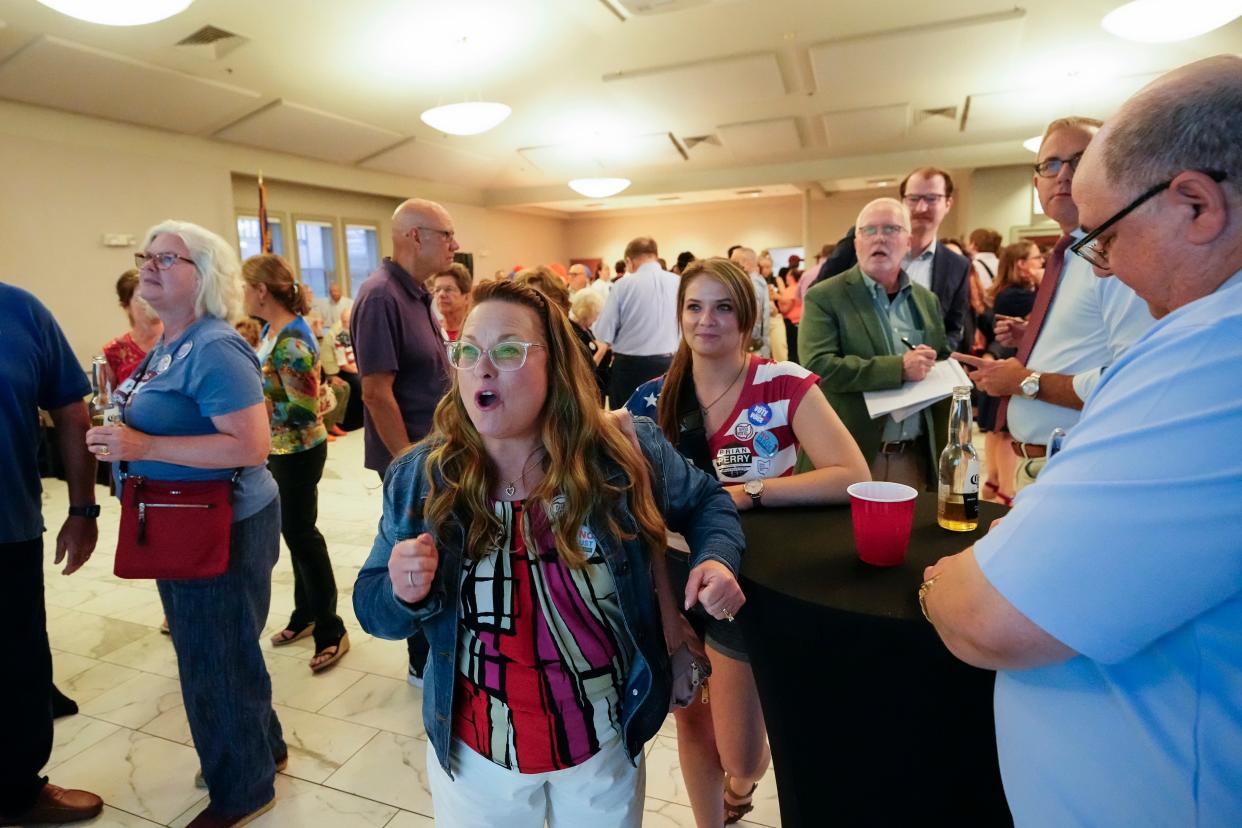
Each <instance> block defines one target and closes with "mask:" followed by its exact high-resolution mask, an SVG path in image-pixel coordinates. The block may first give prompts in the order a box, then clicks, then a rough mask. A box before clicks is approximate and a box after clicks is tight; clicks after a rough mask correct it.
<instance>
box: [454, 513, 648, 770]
mask: <svg viewBox="0 0 1242 828" xmlns="http://www.w3.org/2000/svg"><path fill="white" fill-rule="evenodd" d="M496 514H497V515H498V516H499V517H500V519H501V521H502V522H503V523H504V526H505V532H504V539H503V541H502V542H501V545H500V548H499V549H497V550H494V551H493V552H492V554H491V555H489V556H488V557H486V558H484V559H482V560H479V561H469V560H467V561H466V562H465V565H464V567H463V570H462V579H461V599H460V602H461V606H460V611H459V615H458V617H459V619H460V620H459V622H458V623H459V625H460V631H461V635H460V636H459V645H458V654H457V671H458V675H457V682H456V687H455V688H454V694H453V695H454V700H453V701H454V703H453V735H454V736H455V737H456V738H458V739H460V740H461V741H462V742H464V743H465V744H466V745H467V746H468V747H469V748H470V749H471V750H473V751H474V752H475V753H478V754H479V755H480V756H484V757H486V758H488V759H490V760H491V761H493V762H495V763H496V764H498V765H500V766H502V767H505V768H508V769H509V770H514V771H517V772H519V773H546V772H548V771H554V770H562V769H564V768H570V767H574V766H577V765H580V764H582V763H583V762H585V761H586V760H587V759H590V758H591V757H592V756H594V755H595V754H596V753H598V752H599V751H600V750H601V749H602V748H604V747H607V746H608V745H609V744H610V743H611V742H612V741H613V740H614V739H616V738H617V737H618V736H619V734H620V733H621V691H622V690H623V688H624V686H625V679H626V675H627V674H628V672H629V666H630V662H631V660H632V658H633V651H634V645H633V643H632V642H631V640H630V637H629V634H628V633H627V632H626V628H625V621H624V619H623V618H622V615H621V607H620V604H619V603H618V601H617V596H616V592H615V588H614V585H613V579H612V573H611V572H610V571H609V570H608V567H607V565H606V564H605V563H604V561H603V559H602V558H601V557H599V556H598V555H597V554H596V551H595V537H594V536H593V535H592V534H591V532H590V531H589V530H588V529H586V528H585V527H584V528H583V529H582V530H581V531H580V532H579V535H578V537H579V541H580V543H581V545H582V549H583V551H584V552H585V553H586V554H587V556H588V557H587V560H588V563H587V565H586V566H585V567H583V568H582V569H571V568H570V567H568V566H566V565H565V563H564V562H563V561H562V560H561V558H560V556H559V555H558V554H557V551H556V544H555V541H554V539H553V536H552V531H551V527H550V525H549V523H548V518H547V514H546V512H545V510H544V508H543V507H542V506H536V507H534V508H533V509H532V510H531V511H529V512H528V511H527V510H526V509H525V508H523V504H522V502H521V501H518V502H513V503H506V502H497V503H496ZM519 528H520V530H519Z"/></svg>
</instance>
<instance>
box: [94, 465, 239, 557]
mask: <svg viewBox="0 0 1242 828" xmlns="http://www.w3.org/2000/svg"><path fill="white" fill-rule="evenodd" d="M127 465H128V464H127V463H121V475H122V479H123V480H124V483H123V485H122V489H121V531H120V533H119V534H118V536H117V542H116V563H115V565H114V567H113V572H114V573H115V574H116V576H117V577H118V578H159V579H166V580H189V579H197V578H214V577H216V576H218V575H223V574H224V573H225V571H226V570H227V569H228V568H229V542H230V541H231V539H232V531H233V487H234V486H235V485H236V482H237V479H238V477H240V475H241V470H240V469H238V470H237V471H235V472H234V473H233V476H232V477H231V478H229V479H228V480H150V479H148V478H145V477H142V476H140V475H131V474H128V473H127V472H126V470H125V467H126V466H127Z"/></svg>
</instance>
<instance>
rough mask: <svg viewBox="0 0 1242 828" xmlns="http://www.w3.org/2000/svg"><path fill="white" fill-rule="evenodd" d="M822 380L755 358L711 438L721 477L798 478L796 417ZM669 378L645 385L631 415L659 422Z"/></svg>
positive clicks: (727, 479) (738, 479)
mask: <svg viewBox="0 0 1242 828" xmlns="http://www.w3.org/2000/svg"><path fill="white" fill-rule="evenodd" d="M818 382H819V377H818V376H816V375H815V374H813V373H811V372H810V371H808V370H807V369H805V368H803V367H802V366H801V365H798V364H797V363H794V362H773V361H772V360H770V359H767V358H765V357H757V356H751V358H750V366H749V367H748V368H747V369H746V380H745V382H744V383H743V385H742V393H741V394H740V395H738V399H737V405H735V406H734V407H733V411H732V412H730V413H729V416H728V417H726V418H725V420H724V424H723V425H722V426H721V427H720V429H719V430H718V431H717V432H716V433H715V434H712V435H710V436H709V437H708V438H707V447H708V450H709V452H710V455H711V460H712V466H713V467H714V468H715V469H716V477H717V478H718V479H719V480H720V482H722V483H742V482H745V481H747V480H759V479H762V478H767V477H785V476H787V475H791V474H793V469H794V464H795V463H797V461H798V442H797V440H795V439H794V433H793V426H792V423H793V418H794V414H795V413H796V412H797V410H798V406H799V404H801V402H802V398H803V397H805V396H806V393H807V392H808V391H810V390H811V387H812V386H814V385H815V384H816V383H818ZM663 387H664V377H657V378H656V379H653V380H651V381H650V382H646V383H643V384H642V385H640V386H638V389H637V390H636V391H635V392H634V394H633V395H632V396H631V397H630V399H629V402H627V403H626V407H627V408H628V409H629V410H630V413H632V414H635V415H639V416H645V417H651V418H653V419H654V418H655V415H656V404H657V403H658V401H659V398H660V391H661V390H662V389H663Z"/></svg>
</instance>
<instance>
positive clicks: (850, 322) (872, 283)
mask: <svg viewBox="0 0 1242 828" xmlns="http://www.w3.org/2000/svg"><path fill="white" fill-rule="evenodd" d="M854 248H855V252H856V254H857V256H858V264H856V265H854V266H853V267H852V268H850V269H849V270H847V271H845V272H844V273H841V274H838V275H836V276H833V277H832V278H830V279H828V280H827V281H823V282H820V283H818V284H816V285H815V287H813V288H811V289H810V290H809V291H807V294H806V299H805V303H804V304H803V307H802V322H801V324H800V326H799V331H798V354H799V356H801V358H802V359H801V362H802V364H803V365H804V366H805V367H807V368H809V369H810V370H811V371H813V372H814V373H816V374H818V375H819V378H820V379H819V387H820V388H821V389H822V390H823V392H824V395H825V396H826V397H827V398H828V402H829V403H831V404H832V407H833V408H834V409H835V410H836V412H837V415H838V416H839V417H840V418H841V421H842V422H843V423H845V427H846V428H847V429H849V432H850V434H852V435H853V437H854V441H855V442H856V443H858V447H859V448H860V449H862V453H863V457H865V458H866V459H867V463H868V464H869V465H870V466H871V476H872V478H873V479H875V480H889V481H892V482H894V483H905V484H907V485H909V486H913V487H914V488H916V489H920V490H924V491H926V490H928V488H929V487H930V485H931V484H932V483H934V482H935V480H936V479H937V474H936V464H937V460H938V458H939V457H940V451H941V450H942V449H943V448H944V444H945V442H946V440H947V438H948V414H949V401H948V400H947V399H946V400H942V401H941V402H939V403H937V404H935V405H933V406H931V407H929V408H925V409H923V410H922V411H920V412H919V413H918V414H915V415H912V416H910V417H907V418H906V419H904V420H896V419H894V418H893V417H892V416H891V415H890V416H887V417H881V418H877V419H874V420H873V419H871V417H870V416H869V415H868V414H867V403H866V401H865V400H864V399H863V393H864V392H866V391H883V390H886V389H891V388H900V387H901V384H902V383H903V382H907V381H918V380H921V379H923V378H924V377H926V376H927V374H928V372H929V371H931V369H932V366H933V365H935V363H936V360H937V358H940V359H943V358H946V357H948V355H949V343H948V339H947V338H946V336H945V330H944V320H943V318H942V315H941V311H940V301H939V300H938V299H937V298H936V295H935V294H934V293H932V292H931V291H930V290H928V289H927V288H925V287H923V286H922V285H919V284H917V283H915V282H914V281H913V280H912V279H910V277H909V275H908V274H907V273H906V271H905V270H904V269H902V265H901V263H902V260H903V259H904V257H905V255H906V253H907V252H909V249H910V214H909V212H908V211H907V210H906V208H905V205H903V204H902V203H901V202H900V201H897V200H896V199H892V198H878V199H876V200H875V201H872V202H870V203H869V204H868V205H867V206H866V207H864V208H863V209H862V212H861V213H859V214H858V221H857V222H856V223H855V233H854Z"/></svg>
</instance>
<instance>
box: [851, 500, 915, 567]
mask: <svg viewBox="0 0 1242 828" xmlns="http://www.w3.org/2000/svg"><path fill="white" fill-rule="evenodd" d="M846 491H847V492H849V495H850V516H851V517H852V518H853V521H854V546H855V548H856V549H857V550H858V557H860V558H862V560H863V562H864V563H869V564H871V565H872V566H897V565H898V564H900V563H901V562H902V561H904V560H905V559H906V549H907V547H909V546H910V527H911V525H912V524H913V523H914V500H915V498H916V497H918V494H919V493H918V492H917V491H915V490H914V489H913V488H911V487H909V486H906V485H905V484H903V483H885V482H883V481H878V480H877V481H868V482H866V483H855V484H854V485H852V486H850V487H849V488H848V489H846Z"/></svg>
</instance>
